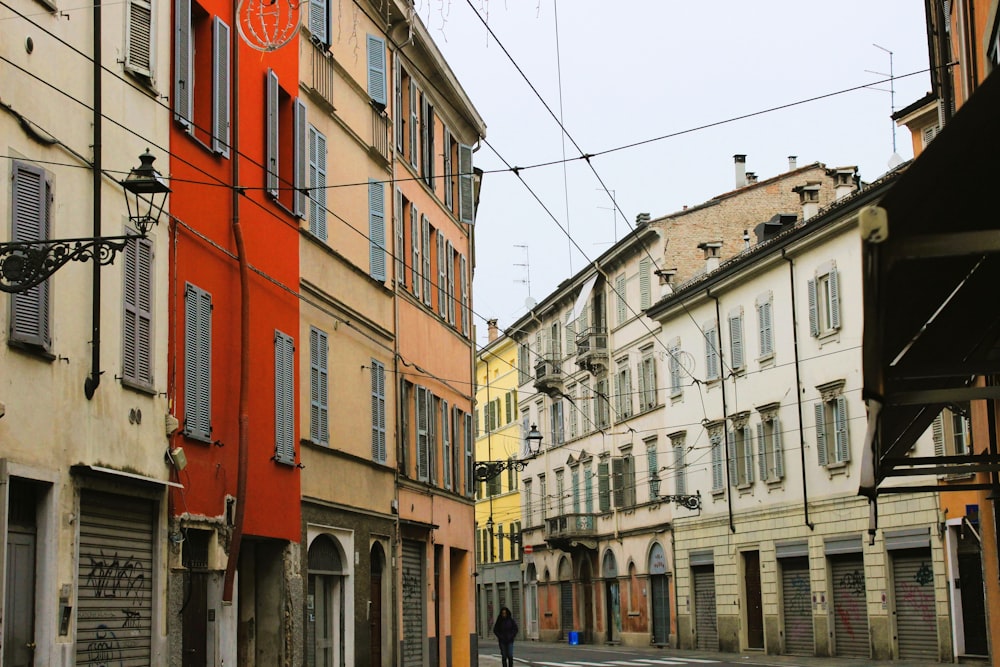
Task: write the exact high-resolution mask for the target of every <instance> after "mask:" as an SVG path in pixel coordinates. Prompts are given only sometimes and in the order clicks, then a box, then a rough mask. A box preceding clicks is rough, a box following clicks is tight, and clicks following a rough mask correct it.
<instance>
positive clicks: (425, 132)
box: [420, 95, 435, 188]
mask: <svg viewBox="0 0 1000 667" xmlns="http://www.w3.org/2000/svg"><path fill="white" fill-rule="evenodd" d="M420 149H421V155H420V173H421V174H422V175H423V177H424V183H426V184H427V185H428V186H429V187H431V188H433V187H434V158H435V155H434V105H432V104H431V103H430V102H429V101H428V99H427V96H426V95H423V96H421V103H420Z"/></svg>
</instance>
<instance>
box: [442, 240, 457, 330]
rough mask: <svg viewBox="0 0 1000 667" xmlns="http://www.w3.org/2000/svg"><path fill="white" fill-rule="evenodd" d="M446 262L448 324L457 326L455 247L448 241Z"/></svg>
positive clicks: (445, 248)
mask: <svg viewBox="0 0 1000 667" xmlns="http://www.w3.org/2000/svg"><path fill="white" fill-rule="evenodd" d="M444 260H445V272H444V274H445V280H446V281H447V288H446V289H445V297H446V298H447V306H448V308H447V310H448V323H449V324H455V246H453V245H452V244H451V241H447V242H446V243H445V247H444Z"/></svg>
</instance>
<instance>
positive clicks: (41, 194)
mask: <svg viewBox="0 0 1000 667" xmlns="http://www.w3.org/2000/svg"><path fill="white" fill-rule="evenodd" d="M12 172H13V173H12V174H11V178H12V180H11V201H12V213H13V218H12V221H11V241H15V242H17V241H21V242H26V241H40V240H46V239H48V238H49V237H50V236H49V235H50V233H51V228H52V211H53V208H54V206H53V200H54V197H53V190H52V178H51V176H50V175H49V174H48V173H47V172H46V171H45V170H44V169H41V168H39V167H36V166H35V165H32V164H28V163H26V162H20V161H17V160H15V161H14V163H13V169H12ZM49 286H50V281H48V280H45V281H44V282H42V283H40V284H38V285H36V286H35V287H32V288H30V289H28V290H26V291H24V292H18V293H15V294H11V295H10V340H11V342H18V343H24V344H27V345H31V346H36V347H38V348H40V349H42V350H45V351H48V350H50V349H51V347H52V336H51V332H50V318H51V313H50V312H49Z"/></svg>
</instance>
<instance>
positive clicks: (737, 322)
mask: <svg viewBox="0 0 1000 667" xmlns="http://www.w3.org/2000/svg"><path fill="white" fill-rule="evenodd" d="M729 358H730V359H731V360H732V366H733V370H734V371H738V370H742V369H743V367H744V361H743V308H734V309H733V310H732V312H730V313H729Z"/></svg>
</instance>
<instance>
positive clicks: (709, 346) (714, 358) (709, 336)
mask: <svg viewBox="0 0 1000 667" xmlns="http://www.w3.org/2000/svg"><path fill="white" fill-rule="evenodd" d="M716 344H717V343H716V335H715V325H711V326H710V327H709V328H707V329H705V370H706V373H707V374H708V379H709V380H717V379H719V351H718V349H717V347H716Z"/></svg>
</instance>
